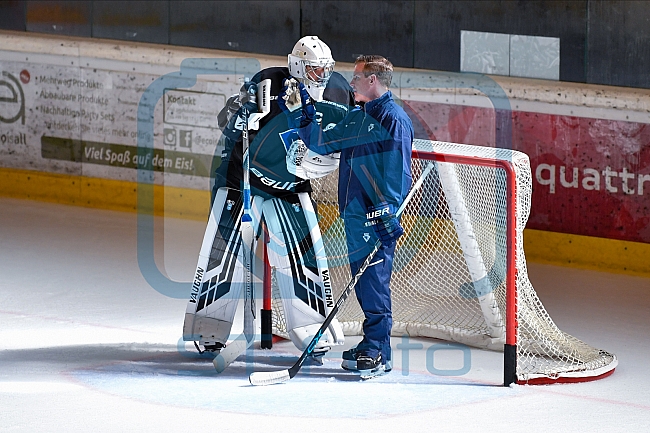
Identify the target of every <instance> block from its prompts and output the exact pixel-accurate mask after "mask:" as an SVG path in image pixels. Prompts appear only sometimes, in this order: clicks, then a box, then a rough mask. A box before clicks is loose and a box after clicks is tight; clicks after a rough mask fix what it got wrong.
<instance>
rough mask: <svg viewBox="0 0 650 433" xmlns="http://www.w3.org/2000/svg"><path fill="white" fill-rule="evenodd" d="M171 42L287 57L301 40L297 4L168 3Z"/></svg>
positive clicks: (244, 2)
mask: <svg viewBox="0 0 650 433" xmlns="http://www.w3.org/2000/svg"><path fill="white" fill-rule="evenodd" d="M170 21H171V26H170V43H171V44H172V45H188V46H193V47H201V48H216V49H223V50H233V51H242V52H247V53H260V54H277V55H282V54H284V55H286V54H288V53H289V52H290V51H291V48H293V45H294V44H295V43H296V41H297V40H298V39H300V1H273V2H270V1H184V2H175V1H174V2H171V3H170Z"/></svg>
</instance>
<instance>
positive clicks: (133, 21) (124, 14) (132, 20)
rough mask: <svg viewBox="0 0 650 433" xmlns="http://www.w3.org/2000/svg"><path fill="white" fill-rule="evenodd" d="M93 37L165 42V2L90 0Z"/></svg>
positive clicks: (166, 17) (166, 18) (167, 23)
mask: <svg viewBox="0 0 650 433" xmlns="http://www.w3.org/2000/svg"><path fill="white" fill-rule="evenodd" d="M92 23H93V30H92V33H93V37H95V38H107V39H121V40H125V41H141V42H151V43H157V44H167V43H169V1H94V2H93V20H92Z"/></svg>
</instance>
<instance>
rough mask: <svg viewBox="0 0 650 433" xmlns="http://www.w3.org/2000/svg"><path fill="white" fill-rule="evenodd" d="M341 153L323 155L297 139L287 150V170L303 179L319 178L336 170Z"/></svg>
mask: <svg viewBox="0 0 650 433" xmlns="http://www.w3.org/2000/svg"><path fill="white" fill-rule="evenodd" d="M339 157H340V154H339V153H333V154H331V155H321V154H319V153H316V152H314V151H313V150H309V149H308V148H307V146H305V143H304V142H303V141H302V140H300V139H295V140H294V141H293V142H292V143H291V146H290V147H289V150H288V151H287V170H288V171H289V173H291V174H293V175H295V176H298V177H299V178H301V179H318V178H320V177H323V176H327V175H328V174H330V173H332V172H333V171H335V170H336V169H337V168H338V166H339Z"/></svg>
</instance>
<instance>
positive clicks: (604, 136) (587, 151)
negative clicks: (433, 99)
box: [405, 101, 650, 243]
mask: <svg viewBox="0 0 650 433" xmlns="http://www.w3.org/2000/svg"><path fill="white" fill-rule="evenodd" d="M405 102H406V105H407V106H408V107H407V109H409V111H411V113H412V114H414V115H415V116H413V118H414V119H415V118H417V119H418V120H419V122H414V123H416V124H414V126H415V129H416V135H417V136H419V137H422V138H424V137H428V138H429V139H432V140H440V141H451V142H456V143H466V144H474V145H481V146H494V145H495V142H496V139H495V136H496V132H495V119H496V118H497V116H496V114H495V110H493V109H488V108H477V107H467V106H459V105H447V104H432V103H430V102H416V101H405ZM511 120H512V148H513V149H516V150H520V151H522V152H525V153H526V154H527V155H528V156H529V157H530V162H531V170H532V176H533V197H532V209H531V215H530V219H529V221H528V225H527V228H532V229H538V230H546V231H553V232H560V233H570V234H577V235H585V236H596V237H603V238H609V239H618V240H627V241H634V242H646V243H650V125H648V124H645V123H636V122H626V121H620V120H607V119H592V118H585V117H575V116H564V115H554V114H544V113H531V112H524V111H512V112H511Z"/></svg>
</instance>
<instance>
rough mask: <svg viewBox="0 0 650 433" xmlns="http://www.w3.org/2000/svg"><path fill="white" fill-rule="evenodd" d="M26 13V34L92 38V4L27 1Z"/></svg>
mask: <svg viewBox="0 0 650 433" xmlns="http://www.w3.org/2000/svg"><path fill="white" fill-rule="evenodd" d="M26 12H27V16H26V20H25V21H26V23H25V27H26V29H27V31H28V32H37V33H53V34H57V35H66V36H81V37H85V38H89V37H91V36H92V31H91V27H92V25H91V21H92V20H91V16H92V2H79V1H55V0H52V1H28V2H27V8H26Z"/></svg>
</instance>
